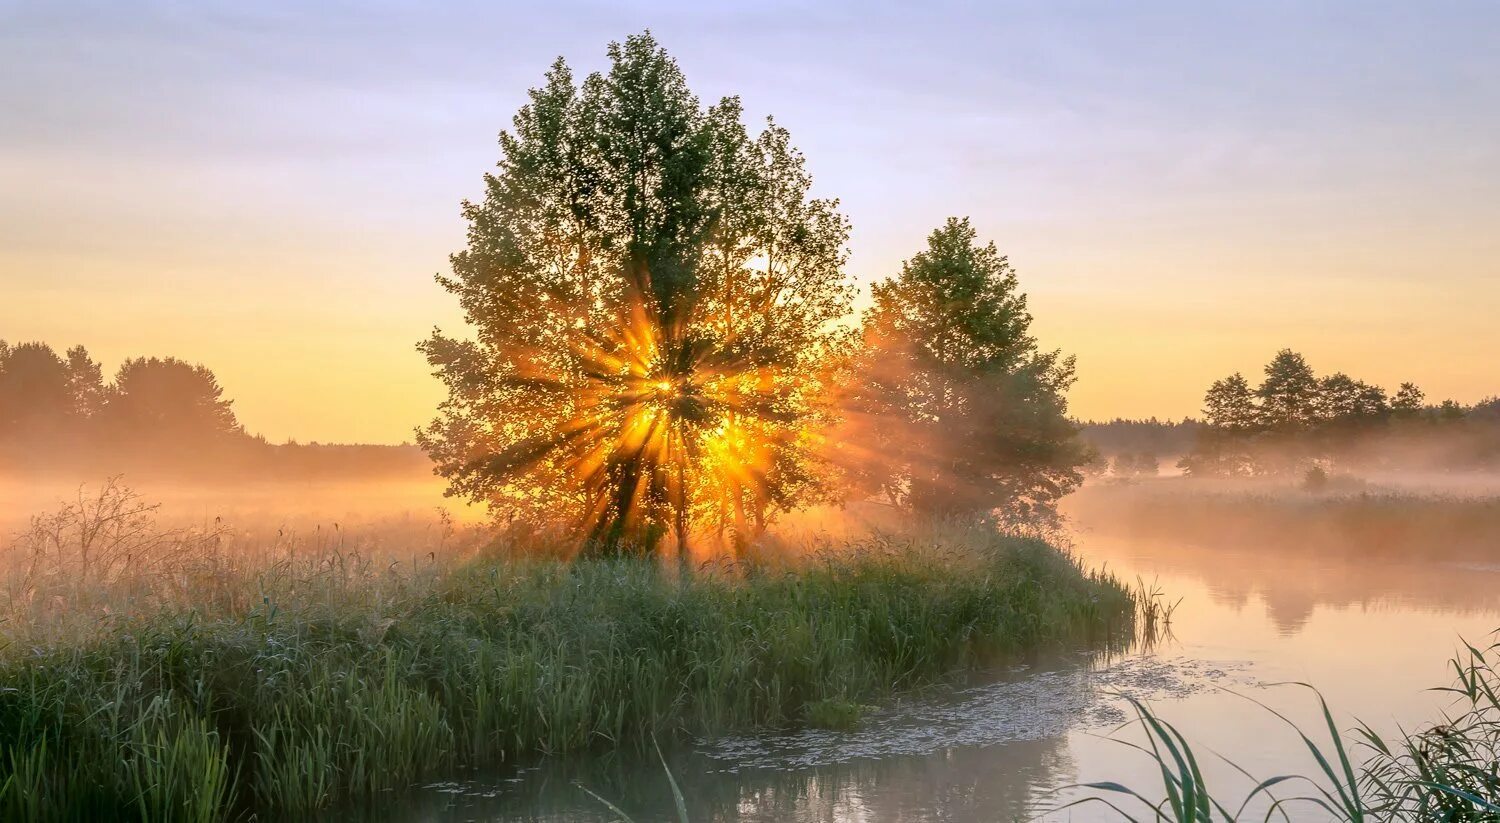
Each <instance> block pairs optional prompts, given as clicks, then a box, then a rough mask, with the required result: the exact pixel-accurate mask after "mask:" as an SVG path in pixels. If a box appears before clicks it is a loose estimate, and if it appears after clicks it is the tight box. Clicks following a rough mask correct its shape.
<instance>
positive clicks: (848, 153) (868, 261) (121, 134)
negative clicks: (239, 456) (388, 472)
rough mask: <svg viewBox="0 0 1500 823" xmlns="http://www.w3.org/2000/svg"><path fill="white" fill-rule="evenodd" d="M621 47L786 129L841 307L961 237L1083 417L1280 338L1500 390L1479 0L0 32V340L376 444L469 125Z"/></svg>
mask: <svg viewBox="0 0 1500 823" xmlns="http://www.w3.org/2000/svg"><path fill="white" fill-rule="evenodd" d="M645 27H650V28H651V29H652V30H653V31H654V32H655V34H656V35H657V37H658V39H660V40H661V41H662V43H663V44H664V45H665V46H666V47H667V48H668V49H669V50H670V51H671V52H672V53H673V54H674V55H675V56H676V57H677V58H678V61H679V62H680V63H681V65H682V67H683V69H684V70H685V72H686V73H687V75H688V79H689V82H690V83H691V85H692V86H693V88H694V89H695V91H697V92H698V94H699V95H700V96H701V97H703V98H704V99H705V100H708V99H712V98H717V97H718V96H720V95H723V94H729V93H735V94H739V95H740V96H741V97H742V99H743V100H744V103H745V105H746V108H747V110H748V111H749V112H750V114H751V115H752V116H753V117H754V118H756V119H759V118H760V117H762V116H763V115H764V114H766V113H774V114H775V115H776V116H777V119H778V120H779V121H781V122H782V123H783V124H785V125H786V126H788V128H790V129H791V131H792V134H793V138H794V140H795V141H796V143H797V144H798V145H799V146H800V147H801V148H802V149H803V150H804V151H805V152H806V154H807V155H808V158H809V162H810V166H811V168H812V171H813V173H814V175H815V178H816V180H817V189H818V192H819V193H820V194H824V195H832V196H837V197H840V198H841V199H842V201H843V205H844V208H845V210H846V212H847V213H848V215H849V216H850V218H851V219H852V220H853V222H854V226H855V233H854V237H853V250H854V255H853V258H852V260H851V271H852V272H853V273H854V274H855V275H856V276H858V277H859V278H860V279H861V280H862V281H865V282H867V281H869V280H870V279H872V278H875V277H880V276H885V275H888V274H890V273H892V272H893V271H894V270H895V269H896V267H897V266H898V265H899V262H900V260H901V259H902V258H903V257H906V256H909V255H910V254H911V253H912V252H914V251H915V250H917V249H918V248H919V246H920V244H921V242H922V240H923V237H924V236H925V234H926V232H927V231H929V230H930V229H931V228H932V227H933V226H935V225H936V224H938V223H939V222H940V221H941V220H942V219H943V218H944V217H945V216H947V215H950V214H967V215H971V216H972V217H973V218H974V220H975V223H976V225H977V227H978V228H979V229H980V231H981V232H982V233H983V234H984V235H986V236H988V237H990V238H993V239H994V240H995V241H996V242H997V243H999V245H1000V246H1001V248H1002V250H1003V251H1005V252H1006V253H1008V254H1010V255H1011V257H1012V260H1013V262H1014V263H1015V264H1016V265H1017V267H1018V269H1019V271H1020V273H1021V278H1022V283H1023V285H1024V286H1025V288H1026V289H1027V290H1028V291H1029V292H1031V294H1032V305H1033V308H1034V310H1035V311H1036V313H1037V316H1038V323H1037V329H1038V331H1039V333H1040V334H1041V336H1042V337H1043V342H1044V343H1045V344H1047V345H1050V346H1061V347H1063V348H1064V349H1066V350H1069V351H1072V352H1076V353H1077V354H1078V355H1079V363H1080V382H1079V384H1078V386H1077V388H1076V389H1075V391H1074V394H1073V397H1074V401H1075V411H1077V412H1078V413H1080V414H1082V415H1084V416H1096V417H1097V416H1109V415H1113V414H1124V415H1149V414H1158V415H1173V416H1175V415H1181V414H1184V413H1189V412H1192V411H1194V410H1195V409H1196V408H1197V406H1198V401H1199V398H1200V397H1201V393H1202V390H1203V388H1204V386H1205V385H1206V383H1207V382H1208V381H1209V380H1211V379H1212V378H1214V377H1216V376H1219V375H1220V374H1222V373H1226V372H1228V371H1231V370H1234V369H1241V370H1245V371H1253V370H1256V369H1258V367H1259V366H1260V364H1261V363H1263V362H1264V361H1265V360H1266V359H1268V358H1269V357H1270V355H1271V354H1272V353H1273V352H1274V351H1275V349H1277V348H1280V347H1282V346H1293V347H1298V348H1300V349H1302V350H1304V351H1305V352H1306V353H1307V354H1308V356H1309V358H1310V359H1311V360H1312V361H1313V363H1314V365H1315V366H1317V367H1319V368H1320V369H1322V370H1333V369H1344V370H1349V371H1351V372H1355V373H1357V374H1358V375H1360V376H1365V377H1368V378H1369V379H1373V380H1376V381H1379V382H1385V383H1394V382H1396V381H1398V380H1403V379H1415V380H1418V381H1419V382H1422V383H1424V385H1426V386H1427V387H1428V389H1429V393H1431V394H1434V395H1439V396H1454V397H1457V398H1458V399H1460V400H1469V401H1471V400H1475V399H1478V397H1479V396H1481V395H1483V394H1488V393H1494V392H1496V391H1500V367H1497V366H1496V365H1495V358H1494V357H1493V355H1492V354H1489V355H1486V354H1484V352H1485V351H1486V350H1488V351H1489V352H1493V351H1496V350H1500V331H1497V330H1496V326H1497V325H1500V324H1496V323H1495V322H1494V319H1493V318H1494V317H1495V316H1496V315H1500V269H1497V263H1496V262H1495V261H1496V260H1500V239H1497V238H1500V233H1497V232H1496V230H1495V226H1496V225H1497V221H1500V196H1497V195H1500V139H1497V138H1500V5H1497V4H1493V3H1479V2H1473V3H1424V4H1405V3H1368V2H1347V3H1306V2H1304V3H1244V4H1235V5H1231V4H1220V3H1172V4H1162V3H1129V4H1126V3H1114V2H1102V3H997V4H972V5H969V4H944V3H930V4H921V5H918V4H884V3H847V4H835V3H823V4H812V3H808V4H796V3H755V4H748V3H746V4H727V3H726V4H708V3H608V4H587V3H585V4H570V3H554V4H548V5H545V6H544V5H542V4H536V5H514V6H510V5H506V4H500V3H472V4H460V3H431V4H415V3H326V4H316V8H314V7H313V4H291V3H275V2H268V3H254V4H252V3H242V4H229V3H125V2H118V3H92V4H90V3H74V2H48V3H26V2H21V3H17V2H7V0H0V287H3V289H0V338H6V339H30V338H42V339H47V340H49V341H51V342H54V343H56V344H58V345H69V344H72V343H74V342H83V343H86V344H89V345H90V346H91V348H93V349H94V350H95V351H96V352H97V353H98V354H100V355H101V356H102V357H103V358H104V359H105V360H106V361H107V362H108V365H110V366H113V365H114V363H115V362H117V361H118V359H119V358H121V357H123V356H125V355H127V354H135V353H142V354H156V353H172V354H178V355H182V356H187V357H192V358H201V359H202V360H204V361H205V362H207V363H208V364H209V365H210V366H212V367H214V368H215V369H216V371H218V372H219V374H220V377H221V380H222V382H224V383H225V384H226V385H227V386H228V387H229V389H230V394H231V395H232V396H234V397H236V398H237V400H238V403H237V408H238V410H239V411H240V414H241V417H242V419H243V420H244V421H245V422H246V423H247V424H248V425H249V426H250V428H251V429H253V430H258V431H264V432H266V433H267V434H268V435H270V436H272V437H285V436H298V437H301V438H304V439H312V438H317V439H375V440H399V439H402V438H403V437H404V436H406V434H407V432H409V430H410V427H411V426H412V425H414V424H416V423H418V422H421V421H422V420H423V419H425V418H426V417H427V416H429V414H430V410H431V408H432V406H433V404H434V403H435V402H436V399H437V398H438V396H439V394H440V392H439V389H438V386H437V384H436V382H435V381H433V380H431V379H430V378H428V377H427V375H426V369H425V365H424V364H423V363H422V362H421V360H420V357H419V356H418V355H416V354H415V352H414V351H413V350H412V348H411V346H412V343H413V342H414V341H415V340H417V339H418V338H420V337H422V336H424V334H425V332H426V330H427V329H428V328H430V327H431V326H432V325H433V324H434V323H442V324H444V325H452V324H453V323H454V318H455V314H454V311H453V308H452V305H451V302H450V301H449V300H448V299H447V297H446V296H445V295H443V294H442V293H441V292H440V291H439V290H438V289H437V288H436V287H435V286H434V285H433V284H432V282H431V275H432V274H433V273H434V272H436V271H438V270H440V269H442V268H444V266H445V260H446V255H447V254H449V253H450V252H452V251H454V250H456V249H457V248H458V247H459V245H460V244H461V242H462V233H463V225H462V223H461V221H460V220H459V218H458V214H457V206H458V201H459V200H460V199H461V198H464V197H470V196H475V195H477V194H478V192H479V190H480V176H481V175H482V173H483V172H484V171H485V170H486V169H488V168H489V167H490V166H491V165H492V164H493V163H494V161H495V160H496V158H497V150H496V146H495V133H496V132H497V131H498V130H499V129H500V128H502V127H505V126H507V125H508V124H509V120H510V117H511V115H512V114H513V113H514V111H515V109H516V108H517V106H518V105H519V104H520V103H521V102H522V100H523V98H524V93H525V90H526V88H527V87H528V86H531V85H534V84H535V83H536V82H537V81H538V80H539V78H540V76H541V73H542V72H543V71H544V69H545V68H546V66H547V64H548V63H549V62H550V61H551V60H552V59H553V58H554V57H556V56H557V55H559V54H561V55H564V56H566V57H567V58H568V60H569V61H570V62H571V63H572V64H573V66H574V68H575V70H576V71H579V72H580V73H582V72H584V71H588V70H592V69H595V68H598V67H600V66H601V65H602V64H603V52H604V45H605V43H607V42H608V41H609V40H612V39H619V38H622V37H624V36H625V35H626V34H629V33H632V32H635V31H638V30H640V29H642V28H645Z"/></svg>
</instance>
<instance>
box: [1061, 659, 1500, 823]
mask: <svg viewBox="0 0 1500 823" xmlns="http://www.w3.org/2000/svg"><path fill="white" fill-rule="evenodd" d="M1497 664H1500V643H1496V644H1494V645H1491V646H1489V647H1487V648H1484V649H1481V648H1479V647H1477V646H1474V645H1470V644H1465V646H1464V649H1463V651H1462V652H1460V653H1459V654H1458V655H1456V656H1455V657H1454V658H1453V659H1452V661H1451V665H1452V667H1453V670H1454V674H1455V680H1454V684H1453V685H1451V686H1447V687H1442V688H1439V689H1435V691H1438V692H1443V693H1448V694H1451V695H1454V696H1455V697H1456V705H1455V709H1454V710H1453V711H1452V713H1451V714H1448V715H1446V716H1445V717H1444V719H1443V721H1442V722H1439V723H1434V724H1432V725H1429V726H1427V727H1424V728H1422V729H1419V730H1417V731H1415V732H1412V733H1410V734H1406V733H1403V734H1401V736H1399V737H1396V738H1391V739H1387V737H1386V736H1383V735H1381V734H1379V733H1378V732H1376V731H1375V730H1374V729H1373V728H1371V727H1370V726H1369V725H1367V724H1360V725H1358V726H1357V727H1356V728H1355V729H1354V730H1353V731H1352V732H1350V733H1348V734H1345V733H1343V732H1341V731H1340V729H1339V727H1338V725H1337V724H1336V722H1335V721H1334V719H1333V713H1332V712H1331V711H1330V709H1329V707H1328V703H1327V702H1326V701H1325V700H1324V699H1323V697H1322V695H1318V706H1319V709H1320V714H1321V717H1322V720H1323V724H1324V728H1323V729H1322V730H1321V733H1322V734H1323V735H1326V737H1325V742H1323V743H1321V744H1320V743H1319V742H1317V741H1315V740H1314V737H1313V735H1311V734H1309V733H1308V732H1307V731H1304V730H1303V729H1301V728H1299V727H1298V726H1297V725H1296V724H1295V723H1293V722H1292V721H1291V720H1289V719H1287V718H1286V717H1285V716H1283V715H1281V714H1280V713H1279V712H1275V711H1274V710H1272V709H1270V708H1269V707H1264V706H1263V708H1265V709H1266V711H1267V712H1269V713H1271V714H1274V715H1275V716H1276V717H1277V718H1279V719H1280V720H1282V721H1283V722H1284V723H1285V724H1286V725H1287V726H1288V727H1290V729H1291V730H1292V732H1293V733H1295V734H1296V735H1298V736H1299V737H1300V738H1301V741H1302V743H1303V745H1304V746H1305V747H1306V748H1307V751H1308V753H1309V754H1310V755H1311V756H1312V758H1313V761H1314V762H1315V763H1316V764H1317V767H1318V768H1317V771H1316V772H1314V773H1313V774H1312V775H1301V774H1281V775H1275V776H1272V777H1269V778H1265V779H1259V780H1257V782H1256V783H1255V785H1254V787H1253V788H1252V789H1251V790H1250V791H1249V792H1248V793H1246V795H1245V796H1244V797H1243V798H1241V799H1240V801H1239V802H1238V803H1237V804H1233V803H1231V802H1230V801H1226V800H1225V799H1224V798H1223V796H1222V794H1220V793H1218V792H1216V791H1215V790H1213V789H1210V788H1209V786H1208V784H1207V782H1206V781H1205V779H1204V776H1203V771H1202V769H1201V768H1200V766H1199V758H1198V756H1197V755H1196V754H1195V752H1194V750H1193V747H1192V745H1191V744H1190V742H1189V740H1188V738H1187V737H1186V736H1185V735H1184V734H1183V733H1182V732H1181V731H1179V730H1178V729H1177V727H1175V726H1173V725H1172V724H1171V723H1169V722H1167V721H1166V720H1164V719H1162V718H1161V717H1160V715H1159V714H1157V713H1156V712H1155V711H1154V710H1153V709H1151V708H1150V707H1149V706H1147V705H1146V704H1144V703H1142V702H1141V701H1139V700H1136V699H1134V698H1126V699H1127V700H1129V701H1130V704H1131V706H1132V707H1133V708H1134V710H1135V713H1136V718H1137V720H1136V723H1137V724H1138V725H1139V726H1140V728H1141V729H1142V730H1143V731H1144V732H1145V738H1146V739H1145V742H1144V744H1143V745H1142V744H1137V743H1132V742H1129V741H1122V742H1124V743H1126V745H1129V746H1130V747H1132V748H1134V749H1136V750H1138V751H1140V752H1143V753H1144V754H1145V755H1146V756H1147V757H1149V758H1150V759H1151V760H1152V761H1154V762H1155V763H1156V765H1157V766H1158V767H1159V771H1160V774H1161V796H1162V799H1161V800H1153V799H1150V798H1148V797H1147V796H1146V795H1145V794H1144V793H1143V790H1138V789H1136V788H1132V787H1129V786H1126V785H1124V784H1121V783H1118V782H1113V781H1099V782H1092V783H1085V784H1082V785H1081V786H1080V787H1079V788H1085V789H1089V790H1092V791H1093V792H1095V794H1093V795H1092V796H1090V797H1086V798H1083V799H1080V800H1075V801H1072V802H1070V803H1067V804H1066V805H1064V806H1062V807H1061V808H1060V809H1059V811H1061V810H1064V809H1068V808H1072V807H1075V806H1082V805H1086V804H1103V805H1105V806H1107V807H1108V808H1109V809H1111V810H1112V811H1113V812H1115V813H1116V814H1118V815H1119V816H1120V818H1121V819H1123V820H1130V821H1137V820H1150V821H1173V822H1174V823H1233V822H1234V821H1242V820H1262V821H1270V820H1284V821H1292V820H1299V819H1305V818H1304V817H1303V816H1302V815H1303V814H1314V815H1316V816H1317V817H1318V819H1322V820H1331V821H1340V822H1341V823H1343V822H1345V821H1347V823H1364V821H1377V820H1378V821H1402V822H1403V823H1405V822H1408V821H1409V822H1410V823H1429V822H1431V823H1437V822H1438V821H1445V822H1446V823H1478V822H1479V821H1490V822H1491V823H1492V822H1493V821H1500V670H1497ZM1285 685H1296V686H1302V687H1305V688H1308V689H1312V687H1311V686H1309V685H1307V684H1305V683H1297V684H1285ZM1312 690H1313V692H1314V693H1315V694H1316V693H1317V692H1316V689H1312ZM1346 738H1348V739H1346ZM1231 765H1232V764H1231ZM1247 776H1249V775H1248V774H1247ZM1252 779H1255V778H1252ZM1290 787H1301V793H1300V794H1294V795H1291V796H1278V791H1280V790H1284V789H1287V788H1290ZM1111 797H1113V798H1117V799H1121V800H1122V801H1123V802H1124V805H1120V804H1117V803H1116V802H1115V801H1114V800H1111V799H1109V798H1111ZM1231 806H1232V808H1231ZM1252 810H1253V811H1252Z"/></svg>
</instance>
